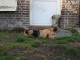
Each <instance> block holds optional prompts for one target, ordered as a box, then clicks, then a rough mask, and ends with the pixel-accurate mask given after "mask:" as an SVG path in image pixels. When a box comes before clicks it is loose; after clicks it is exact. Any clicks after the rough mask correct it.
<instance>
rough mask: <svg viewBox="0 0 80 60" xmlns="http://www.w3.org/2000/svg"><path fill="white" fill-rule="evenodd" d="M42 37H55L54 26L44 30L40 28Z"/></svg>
mask: <svg viewBox="0 0 80 60" xmlns="http://www.w3.org/2000/svg"><path fill="white" fill-rule="evenodd" d="M40 37H43V38H49V39H54V38H55V32H54V31H53V28H51V27H50V28H47V29H43V30H40Z"/></svg>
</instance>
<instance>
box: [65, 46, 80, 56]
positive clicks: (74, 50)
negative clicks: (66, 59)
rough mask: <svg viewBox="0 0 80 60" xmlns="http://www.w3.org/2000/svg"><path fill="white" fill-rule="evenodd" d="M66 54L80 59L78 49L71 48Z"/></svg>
mask: <svg viewBox="0 0 80 60" xmlns="http://www.w3.org/2000/svg"><path fill="white" fill-rule="evenodd" d="M66 53H67V54H68V55H70V56H73V57H80V50H79V49H78V48H73V47H70V48H68V49H67V52H66Z"/></svg>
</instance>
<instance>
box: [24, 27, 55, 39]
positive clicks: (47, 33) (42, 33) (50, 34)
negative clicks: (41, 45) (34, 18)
mask: <svg viewBox="0 0 80 60" xmlns="http://www.w3.org/2000/svg"><path fill="white" fill-rule="evenodd" d="M24 34H25V35H29V36H30V35H33V36H34V37H38V36H39V37H42V38H50V39H54V38H55V34H56V32H54V31H53V28H52V27H50V28H47V29H43V30H30V29H28V28H24Z"/></svg>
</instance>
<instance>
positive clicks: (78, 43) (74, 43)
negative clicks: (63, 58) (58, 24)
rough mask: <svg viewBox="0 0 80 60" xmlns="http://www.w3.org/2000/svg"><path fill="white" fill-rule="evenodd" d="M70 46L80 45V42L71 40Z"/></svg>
mask: <svg viewBox="0 0 80 60" xmlns="http://www.w3.org/2000/svg"><path fill="white" fill-rule="evenodd" d="M70 46H72V47H80V42H71V43H70Z"/></svg>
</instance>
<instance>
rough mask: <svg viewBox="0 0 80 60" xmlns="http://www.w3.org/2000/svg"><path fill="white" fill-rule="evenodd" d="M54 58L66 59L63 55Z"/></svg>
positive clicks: (58, 59) (57, 59)
mask: <svg viewBox="0 0 80 60" xmlns="http://www.w3.org/2000/svg"><path fill="white" fill-rule="evenodd" d="M56 60H67V59H66V58H65V57H63V56H57V57H56Z"/></svg>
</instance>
